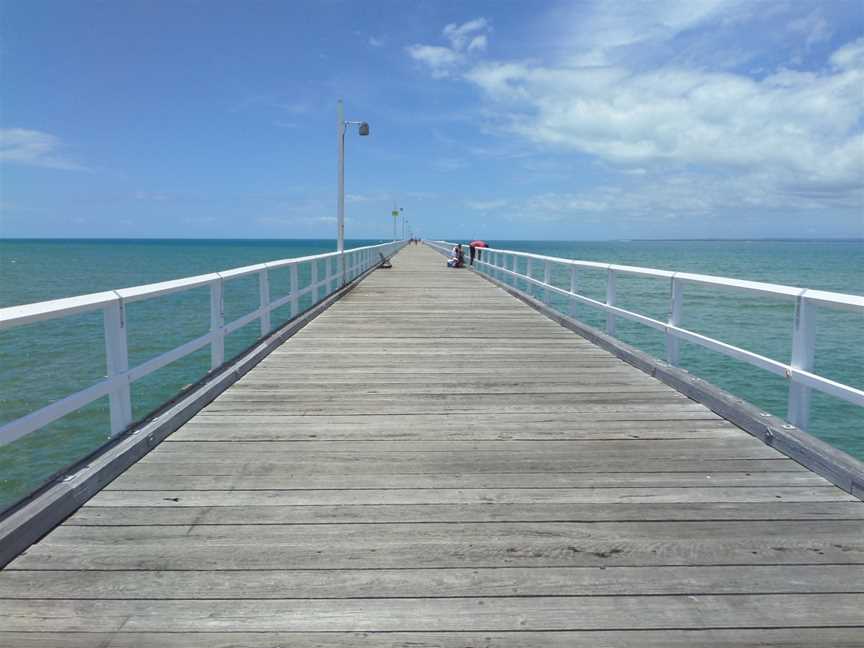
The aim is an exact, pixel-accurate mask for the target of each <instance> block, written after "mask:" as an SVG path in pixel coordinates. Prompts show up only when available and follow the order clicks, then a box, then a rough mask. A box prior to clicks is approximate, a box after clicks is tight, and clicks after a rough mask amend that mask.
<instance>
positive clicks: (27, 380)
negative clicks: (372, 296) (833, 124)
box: [0, 240, 864, 509]
mask: <svg viewBox="0 0 864 648" xmlns="http://www.w3.org/2000/svg"><path fill="white" fill-rule="evenodd" d="M377 242H379V241H351V242H350V243H349V246H351V247H353V246H358V245H367V244H371V243H377ZM489 242H490V244H492V245H493V246H498V247H502V248H513V249H519V250H524V251H528V252H537V253H541V254H547V255H551V256H559V257H564V258H571V259H583V260H591V261H604V262H613V263H620V264H626V265H638V266H647V267H653V268H662V269H667V270H679V271H689V272H698V273H703V274H714V275H723V276H728V277H736V278H742V279H752V280H758V281H768V282H773V283H781V284H789V285H793V286H800V287H806V288H819V289H824V290H833V291H838V292H848V293H855V294H864V242H862V241H830V242H826V241H610V242H593V243H582V242H537V241H531V242H529V241H489ZM334 247H335V246H334V244H333V241H328V240H285V241H248V240H219V241H189V240H175V241H163V240H153V241H142V240H136V241H129V240H122V241H120V240H118V241H111V240H99V241H88V240H71V241H63V240H52V241H32V240H15V241H10V240H6V241H2V240H0V307H3V306H12V305H17V304H23V303H30V302H36V301H42V300H46V299H56V298H59V297H68V296H72V295H78V294H83V293H89V292H98V291H101V290H110V289H115V288H123V287H128V286H134V285H141V284H146V283H152V282H156V281H164V280H167V279H174V278H178V277H184V276H190V275H196V274H203V273H207V272H213V271H217V270H223V269H227V268H232V267H237V266H243V265H249V264H252V263H259V262H262V261H269V260H274V259H282V258H288V257H295V256H303V255H308V254H317V253H321V252H329V251H331V250H333V248H334ZM283 274H284V276H283V275H280V274H279V273H278V272H276V273H274V276H273V277H272V278H271V291H272V293H273V295H274V297H278V296H281V295H283V294H286V293H287V286H288V276H287V275H288V273H287V272H285V273H283ZM552 280H553V282H554V283H556V284H557V285H560V286H562V287H569V277H568V276H564V275H563V273H562V274H560V275H556V274H553V276H552ZM308 281H309V277H308V273H307V275H301V278H300V283H301V287H302V286H303V285H305V283H307V282H308ZM579 286H580V291H582V292H584V293H585V294H587V295H588V296H590V297H595V298H602V297H603V295H604V291H605V276H603V274H602V273H601V272H594V271H589V270H585V271H580V273H579ZM617 293H618V303H619V304H620V305H622V306H623V307H625V308H629V309H631V310H636V311H638V312H641V313H644V314H646V315H650V316H652V317H656V318H659V319H665V318H666V317H667V316H668V308H669V285H668V282H667V281H663V280H659V279H644V278H624V277H622V278H619V280H618V288H617ZM257 299H258V290H257V279H256V278H255V277H254V276H253V277H248V278H242V279H238V280H236V281H232V282H230V283H229V284H227V286H226V291H225V320H226V321H231V320H233V319H235V318H237V317H239V316H241V315H243V314H245V313H247V312H249V311H250V310H253V309H254V308H255V307H256V306H257ZM307 301H308V300H307ZM208 304H209V290H208V289H207V288H206V287H205V288H198V289H194V290H191V291H187V292H185V293H182V294H179V295H169V296H164V297H159V298H156V299H152V300H147V301H144V302H135V303H132V304H130V305H129V307H128V331H129V353H130V366H134V365H137V364H140V363H141V362H143V361H145V360H147V359H149V358H152V357H154V356H156V355H158V354H160V353H163V352H165V351H167V350H169V349H171V348H173V347H175V346H178V345H179V344H182V343H183V342H186V341H188V340H191V339H194V338H195V337H198V336H200V335H202V334H204V333H205V332H206V331H207V330H208V328H209V306H208ZM553 305H556V306H558V307H559V308H561V309H562V310H566V309H569V305H567V304H565V303H564V302H563V300H561V301H557V300H556V298H555V297H553ZM301 306H303V304H301ZM469 307H470V305H469V304H466V312H467V309H468V308H469ZM287 310H288V309H287V308H283V309H280V310H277V311H275V312H274V325H275V324H279V323H281V322H284V321H286V320H287V318H288V313H287ZM793 312H794V310H793V305H792V303H791V302H790V301H788V300H784V299H780V298H778V299H770V298H766V297H748V296H744V295H741V294H738V293H732V292H728V291H723V290H717V289H706V288H690V287H688V288H687V289H686V291H685V300H684V310H683V314H684V316H683V325H684V326H685V327H687V328H690V329H692V330H695V331H697V332H700V333H704V334H706V335H710V336H712V337H716V338H718V339H720V340H723V341H725V342H728V343H731V344H735V345H737V346H741V347H744V348H746V349H750V350H752V351H755V352H757V353H760V354H763V355H766V356H769V357H771V358H775V359H777V360H781V361H788V359H789V354H790V349H791V337H792V317H793ZM576 314H577V316H578V317H579V318H580V319H583V320H584V321H586V322H587V323H589V324H591V325H594V326H597V327H602V326H603V323H604V322H605V316H600V315H599V314H598V313H597V312H596V311H594V310H592V309H590V308H589V307H583V306H578V307H577V311H576ZM257 332H258V323H257V322H253V323H252V324H250V325H249V326H246V327H244V328H243V329H240V330H239V331H237V332H235V333H233V334H232V335H230V336H229V337H228V338H227V339H226V357H231V355H233V354H236V353H239V352H240V351H241V350H242V349H244V348H245V347H246V346H248V345H249V344H251V343H252V342H253V341H254V340H255V337H256V335H257ZM862 334H864V316H862V315H856V314H853V313H850V312H846V311H839V310H833V309H827V308H826V309H820V312H819V316H818V333H817V350H816V371H817V372H818V373H820V374H823V375H825V376H827V377H829V378H831V379H833V380H838V381H841V382H845V383H848V384H852V385H853V386H855V387H858V388H864V344H862V339H864V335H862ZM618 335H619V337H620V338H622V339H623V340H624V341H626V342H628V343H630V344H633V345H635V346H637V347H639V348H641V349H643V350H645V351H647V352H649V353H652V354H654V355H657V356H659V357H664V356H665V346H664V340H663V336H662V335H661V334H660V333H658V332H656V331H653V330H651V329H648V328H646V327H644V326H641V325H639V324H636V323H631V322H624V321H620V322H619V323H618ZM681 363H682V366H683V367H684V368H686V369H688V370H689V371H691V372H693V373H694V374H696V375H698V376H701V377H703V378H705V379H706V380H708V381H709V382H713V383H715V384H717V385H719V386H720V387H722V388H724V389H726V390H728V391H730V392H732V393H734V394H737V395H739V396H742V397H743V398H745V399H747V400H749V401H751V402H753V403H755V404H757V405H758V406H759V407H761V408H763V409H765V410H766V411H769V412H772V413H775V414H778V415H781V416H783V415H785V411H786V395H787V390H788V384H787V383H786V381H785V380H783V379H780V378H778V377H775V376H773V375H771V374H768V373H767V372H764V371H761V370H758V369H755V368H753V367H750V366H749V365H745V364H742V363H739V362H736V361H734V360H730V359H727V358H725V357H723V356H720V355H718V354H716V353H713V352H710V351H706V350H703V349H701V348H698V347H694V346H692V345H688V344H683V343H682V351H681ZM208 368H209V350H208V349H207V348H204V349H202V350H201V351H198V352H196V353H194V354H192V355H190V356H188V357H186V358H184V359H182V360H179V361H177V362H175V363H173V364H171V365H169V366H167V367H165V368H163V369H161V370H159V371H157V372H155V373H153V374H151V375H150V376H148V377H146V378H145V379H143V380H141V381H138V382H136V383H135V384H134V385H133V388H132V394H133V406H134V414H135V416H136V418H137V417H142V416H144V415H146V414H147V413H148V412H150V411H152V410H153V409H154V408H156V407H157V406H158V405H160V404H161V403H163V402H165V401H166V400H167V399H169V398H170V397H171V396H173V395H174V394H176V393H177V392H178V391H179V390H180V389H182V388H183V387H184V386H186V385H188V384H190V383H192V382H194V381H195V380H197V379H198V378H200V377H201V376H202V375H203V374H204V373H206V371H207V369H208ZM104 374H105V351H104V344H103V339H102V321H101V314H100V313H99V312H96V313H91V314H84V315H77V316H73V317H68V318H65V319H62V320H57V321H50V322H39V323H36V324H32V325H28V326H24V327H19V328H16V329H12V330H9V331H0V424H2V423H5V422H8V421H10V420H13V419H15V418H18V417H20V416H23V415H24V414H27V413H28V412H31V411H33V410H35V409H38V408H39V407H43V406H45V405H47V404H49V403H51V402H53V401H55V400H57V399H59V398H62V397H63V396H66V395H69V394H71V393H73V392H75V391H78V390H80V389H83V388H85V387H88V386H90V385H92V384H93V383H95V382H97V381H98V380H99V379H101V378H102V377H103V376H104ZM107 411H108V408H107V398H105V399H101V400H100V401H97V402H95V403H93V404H92V405H90V406H88V407H87V408H84V409H83V410H80V411H79V412H76V413H74V414H71V415H69V416H67V417H64V418H63V419H61V420H60V421H57V422H56V423H54V424H52V425H50V426H48V427H46V428H44V429H42V430H40V431H38V432H36V433H33V434H31V435H28V436H27V437H25V438H23V439H20V440H18V441H16V442H14V443H12V444H9V445H7V446H3V447H0V509H2V508H3V507H4V506H7V505H9V504H11V503H13V502H14V501H16V500H17V499H20V498H21V497H23V496H24V495H26V494H27V493H28V492H30V491H31V490H32V489H33V488H35V487H37V486H38V485H39V484H41V483H43V482H44V481H45V480H47V479H49V478H50V477H51V476H52V475H53V474H54V473H55V472H57V471H58V470H61V469H63V468H64V467H65V466H67V465H68V464H70V463H72V462H74V461H76V460H78V459H80V458H82V457H84V456H86V455H87V454H88V453H89V452H91V451H92V450H94V449H95V448H97V447H98V446H99V445H100V444H101V443H103V442H104V440H105V439H106V438H107V436H108V414H107ZM811 417H812V423H811V431H812V432H813V433H814V434H816V435H818V436H819V437H821V438H823V439H825V440H826V441H828V442H830V443H832V444H833V445H835V446H837V447H840V448H841V449H843V450H845V451H846V452H849V453H850V454H853V455H855V456H857V457H859V458H864V412H862V411H861V410H860V409H859V408H855V407H853V406H851V405H847V404H845V403H843V402H840V401H837V400H835V399H833V398H830V397H825V396H822V395H819V394H815V395H814V398H813V406H812V414H811Z"/></svg>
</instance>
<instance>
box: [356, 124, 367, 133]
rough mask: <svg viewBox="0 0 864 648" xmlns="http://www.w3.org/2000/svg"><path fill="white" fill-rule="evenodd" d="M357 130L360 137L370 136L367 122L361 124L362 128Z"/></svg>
mask: <svg viewBox="0 0 864 648" xmlns="http://www.w3.org/2000/svg"><path fill="white" fill-rule="evenodd" d="M357 130H358V131H359V132H360V135H363V136H366V135H368V134H369V124H367V123H366V122H360V126H359V128H358V129H357Z"/></svg>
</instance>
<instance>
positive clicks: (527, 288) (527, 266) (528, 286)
mask: <svg viewBox="0 0 864 648" xmlns="http://www.w3.org/2000/svg"><path fill="white" fill-rule="evenodd" d="M532 265H533V264H532V263H531V257H528V259H527V260H526V261H525V276H526V277H528V278H529V279H530V278H531V266H532ZM525 292H527V293H528V294H529V295H531V294H532V293H533V292H534V286H532V285H531V282H530V281H526V282H525Z"/></svg>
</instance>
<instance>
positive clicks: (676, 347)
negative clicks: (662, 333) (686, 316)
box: [666, 277, 684, 367]
mask: <svg viewBox="0 0 864 648" xmlns="http://www.w3.org/2000/svg"><path fill="white" fill-rule="evenodd" d="M683 296H684V286H683V285H682V284H681V282H680V281H678V279H677V278H676V277H672V285H671V295H670V298H669V325H670V326H678V325H679V324H680V323H681V303H682V301H683V299H682V298H683ZM680 356H681V341H680V340H679V339H678V338H677V337H676V336H674V335H672V334H671V333H669V332H667V333H666V362H668V363H669V364H671V365H672V366H673V367H677V366H678V363H679V362H680Z"/></svg>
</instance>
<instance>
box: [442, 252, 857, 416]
mask: <svg viewBox="0 0 864 648" xmlns="http://www.w3.org/2000/svg"><path fill="white" fill-rule="evenodd" d="M425 243H426V244H427V245H429V246H430V247H432V248H433V249H436V250H438V251H439V252H443V253H444V254H449V253H450V252H451V250H452V249H453V248H454V247H455V246H456V245H457V244H456V243H451V242H449V241H425ZM462 245H463V248H466V247H467V246H466V245H465V244H462ZM466 251H467V250H466ZM517 259H524V260H525V270H526V271H525V274H523V273H521V272H519V271H518V269H517V263H516V261H517ZM535 264H537V265H536V266H535ZM553 266H558V267H563V268H565V269H566V270H567V271H568V272H569V283H570V285H569V289H564V288H561V287H559V286H555V285H553V284H552V283H551V281H550V276H551V271H552V267H553ZM474 267H475V268H477V269H478V270H479V271H480V272H483V273H486V274H489V275H490V276H491V277H493V278H498V279H500V278H502V277H510V278H512V279H513V280H514V286H513V287H514V288H516V286H515V282H516V281H517V280H518V281H522V282H524V283H525V284H526V285H532V286H536V287H538V288H541V289H542V290H543V292H544V301H546V302H547V303H548V302H549V296H550V294H557V295H561V296H563V297H565V298H566V299H568V300H570V302H571V303H573V304H577V303H579V304H585V305H587V306H591V307H594V308H597V309H598V310H601V311H604V312H605V313H606V332H607V333H608V334H609V335H613V336H614V335H615V321H616V318H618V317H620V318H623V319H627V320H630V321H633V322H638V323H640V324H643V325H645V326H648V327H650V328H653V329H655V330H657V331H660V332H662V333H664V334H665V336H666V361H667V362H668V363H669V364H670V365H673V366H678V365H679V359H680V341H681V340H684V341H685V342H690V343H692V344H696V345H699V346H701V347H704V348H706V349H710V350H712V351H716V352H718V353H721V354H723V355H726V356H728V357H731V358H734V359H736V360H740V361H742V362H745V363H747V364H750V365H753V366H755V367H758V368H760V369H763V370H765V371H769V372H771V373H773V374H775V375H777V376H781V377H783V378H786V379H788V380H789V398H788V410H787V417H786V418H787V420H788V421H789V422H790V423H791V424H793V425H795V426H796V427H798V428H801V429H803V430H806V429H807V427H808V425H809V420H810V400H811V393H812V390H816V391H819V392H822V393H824V394H828V395H830V396H834V397H836V398H840V399H842V400H844V401H847V402H849V403H852V404H854V405H858V406H859V407H862V406H864V391H862V390H861V389H857V388H855V387H853V386H851V385H846V384H843V383H840V382H837V381H834V380H831V379H829V378H826V377H824V376H820V375H818V374H816V373H814V372H813V368H814V362H815V350H816V309H817V308H818V307H820V306H826V307H832V308H842V309H847V310H854V311H856V312H861V313H864V296H860V295H848V294H845V293H836V292H829V291H824V290H812V289H809V288H796V287H794V286H784V285H780V284H772V283H763V282H758V281H746V280H741V279H732V278H728V277H716V276H712V275H702V274H693V273H689V272H671V271H668V270H658V269H655V268H640V267H635V266H626V265H618V264H614V263H598V262H595V261H579V260H572V259H562V258H559V257H551V256H544V255H542V254H532V253H530V252H519V251H516V250H504V249H498V248H482V252H481V256H480V258H479V259H476V260H475V261H474ZM535 267H536V268H542V271H543V279H542V280H541V279H538V278H536V277H534V276H533V272H534V268H535ZM579 268H585V269H591V270H599V271H601V272H604V271H605V272H606V298H605V301H600V300H598V299H592V298H591V297H588V296H586V295H583V294H580V293H579V291H578V277H577V270H578V269H579ZM618 275H631V276H641V277H653V278H659V279H668V280H669V282H670V297H669V317H668V320H667V321H665V322H664V321H661V320H658V319H656V318H654V317H650V316H647V315H644V314H641V313H637V312H634V311H631V310H628V309H626V308H622V307H620V306H617V305H616V297H617V295H616V281H615V280H616V277H617V276H618ZM688 284H695V285H702V286H713V287H717V288H723V289H729V290H733V291H738V292H748V293H751V294H760V295H772V296H776V297H780V298H785V299H791V300H794V301H795V317H794V324H793V331H792V349H791V356H790V361H789V362H781V361H778V360H775V359H772V358H768V357H766V356H764V355H761V354H758V353H754V352H753V351H748V350H747V349H743V348H741V347H738V346H735V345H732V344H728V343H726V342H722V341H721V340H717V339H715V338H712V337H709V336H707V335H702V334H701V333H696V332H695V331H690V330H688V329H686V328H684V327H682V326H681V319H682V310H683V297H684V287H685V286H686V285H688ZM516 289H517V290H518V288H516ZM570 315H571V316H572V315H574V313H573V312H571V313H570Z"/></svg>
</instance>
